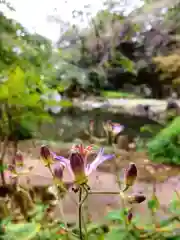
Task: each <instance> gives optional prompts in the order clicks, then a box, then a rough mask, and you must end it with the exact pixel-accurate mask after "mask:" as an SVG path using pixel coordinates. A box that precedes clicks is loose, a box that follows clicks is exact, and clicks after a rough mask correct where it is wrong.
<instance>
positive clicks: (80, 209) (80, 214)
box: [78, 187, 83, 240]
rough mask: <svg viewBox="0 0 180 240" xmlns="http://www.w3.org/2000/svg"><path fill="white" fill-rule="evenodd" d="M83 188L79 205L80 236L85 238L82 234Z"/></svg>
mask: <svg viewBox="0 0 180 240" xmlns="http://www.w3.org/2000/svg"><path fill="white" fill-rule="evenodd" d="M81 202H82V188H81V187H80V189H79V207H78V215H79V238H80V240H83V234H82V203H81Z"/></svg>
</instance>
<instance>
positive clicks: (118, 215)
mask: <svg viewBox="0 0 180 240" xmlns="http://www.w3.org/2000/svg"><path fill="white" fill-rule="evenodd" d="M125 215H126V209H125V210H120V211H118V210H115V211H111V212H110V213H108V215H107V216H106V219H108V220H111V221H120V222H124V221H125Z"/></svg>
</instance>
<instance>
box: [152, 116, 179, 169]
mask: <svg viewBox="0 0 180 240" xmlns="http://www.w3.org/2000/svg"><path fill="white" fill-rule="evenodd" d="M179 136H180V117H176V118H175V119H174V120H173V121H172V122H171V123H170V124H168V126H167V127H165V128H164V129H163V130H162V131H160V132H159V133H158V134H157V135H156V136H155V137H154V138H153V139H152V140H151V141H150V142H149V143H148V154H149V157H150V159H151V160H152V161H155V162H160V163H167V164H177V165H180V141H179Z"/></svg>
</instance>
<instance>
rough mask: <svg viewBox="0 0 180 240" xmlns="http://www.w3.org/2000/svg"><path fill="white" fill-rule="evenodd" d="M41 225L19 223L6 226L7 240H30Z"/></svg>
mask: <svg viewBox="0 0 180 240" xmlns="http://www.w3.org/2000/svg"><path fill="white" fill-rule="evenodd" d="M40 228H41V225H40V224H38V223H25V224H24V223H19V224H8V225H7V226H6V233H7V235H8V236H9V239H14V240H16V239H18V240H31V239H33V238H34V237H35V236H36V235H37V233H38V232H39V231H40Z"/></svg>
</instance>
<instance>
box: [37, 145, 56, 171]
mask: <svg viewBox="0 0 180 240" xmlns="http://www.w3.org/2000/svg"><path fill="white" fill-rule="evenodd" d="M40 156H41V158H42V160H43V162H44V165H45V166H49V165H50V164H52V163H53V157H52V154H51V152H50V150H49V148H48V147H47V146H45V145H43V146H41V149H40Z"/></svg>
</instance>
